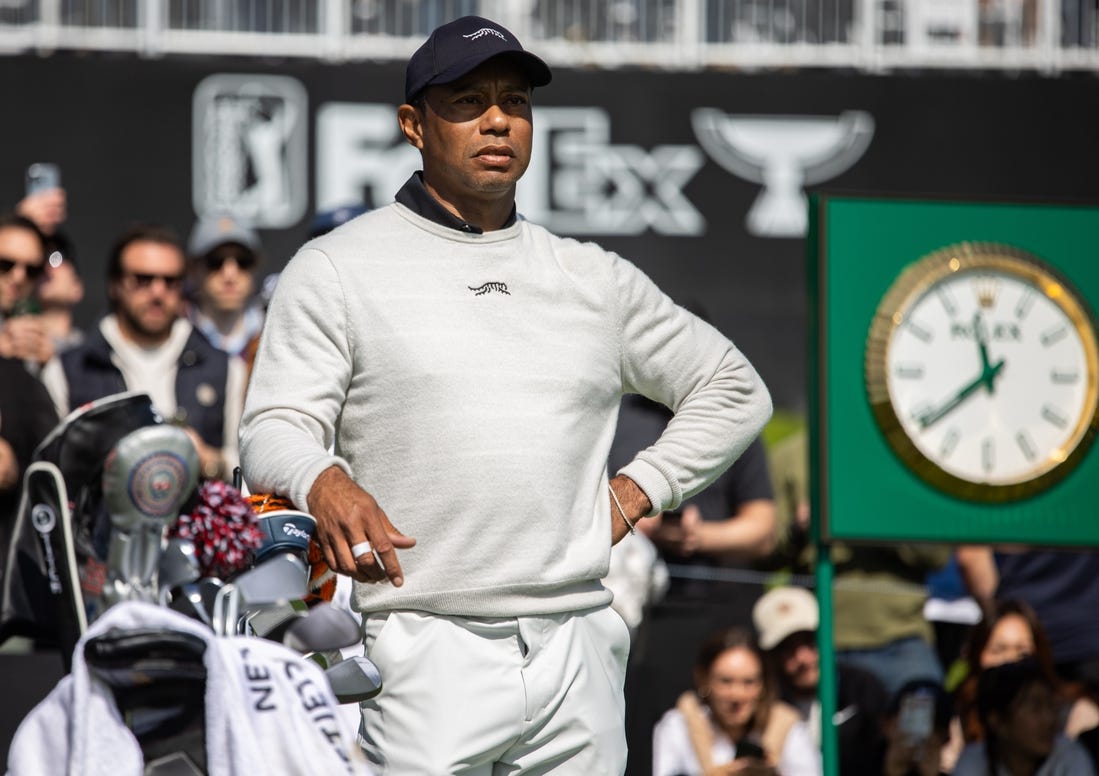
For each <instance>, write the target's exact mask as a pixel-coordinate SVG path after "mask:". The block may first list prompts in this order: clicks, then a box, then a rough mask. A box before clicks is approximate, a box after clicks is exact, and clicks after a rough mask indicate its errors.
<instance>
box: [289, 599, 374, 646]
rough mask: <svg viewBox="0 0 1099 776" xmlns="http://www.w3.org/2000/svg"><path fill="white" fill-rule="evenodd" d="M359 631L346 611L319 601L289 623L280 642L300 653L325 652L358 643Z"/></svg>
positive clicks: (357, 624)
mask: <svg viewBox="0 0 1099 776" xmlns="http://www.w3.org/2000/svg"><path fill="white" fill-rule="evenodd" d="M362 635H363V634H362V628H361V627H360V626H359V623H358V621H357V620H356V619H355V618H354V616H352V614H351V613H350V612H348V611H345V610H343V609H337V608H336V607H334V606H332V605H331V604H328V603H321V604H317V605H316V606H314V607H313V608H311V609H310V610H309V612H308V615H307V616H305V617H302V618H300V619H297V620H294V621H293V622H291V623H290V625H289V627H288V628H287V629H286V633H285V635H284V636H283V637H282V643H283V644H285V645H286V646H288V647H290V649H292V650H295V651H296V652H301V653H303V654H305V653H307V652H329V651H333V650H337V649H342V648H344V647H350V646H352V645H354V644H358V643H359V642H360V641H362Z"/></svg>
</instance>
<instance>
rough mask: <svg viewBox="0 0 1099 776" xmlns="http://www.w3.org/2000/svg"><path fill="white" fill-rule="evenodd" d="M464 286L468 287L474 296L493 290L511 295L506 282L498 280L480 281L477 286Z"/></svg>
mask: <svg viewBox="0 0 1099 776" xmlns="http://www.w3.org/2000/svg"><path fill="white" fill-rule="evenodd" d="M466 288H468V289H469V290H470V291H472V292H473V295H474V296H483V295H484V294H490V293H492V292H493V291H495V292H497V293H500V294H505V295H507V296H511V292H510V291H508V284H507V283H498V282H491V283H482V284H481V285H479V286H477V287H474V286H466Z"/></svg>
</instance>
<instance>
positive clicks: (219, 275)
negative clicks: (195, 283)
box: [198, 243, 256, 315]
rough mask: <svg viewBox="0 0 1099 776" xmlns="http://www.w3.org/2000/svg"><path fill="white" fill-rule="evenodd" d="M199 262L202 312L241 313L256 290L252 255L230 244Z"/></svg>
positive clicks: (239, 246) (210, 313)
mask: <svg viewBox="0 0 1099 776" xmlns="http://www.w3.org/2000/svg"><path fill="white" fill-rule="evenodd" d="M198 261H199V264H198V273H199V294H200V307H201V308H202V311H203V312H205V313H207V314H209V315H215V314H218V313H235V312H240V311H241V310H243V309H244V306H245V304H247V302H248V298H249V297H250V296H251V295H252V290H253V289H254V288H255V274H254V272H255V267H256V257H255V254H254V253H252V252H251V251H250V250H248V249H247V248H245V247H243V246H241V245H237V244H236V243H229V244H227V245H221V246H219V247H217V248H215V249H214V250H213V251H211V252H210V253H209V254H207V255H206V257H205V258H202V259H199V260H198Z"/></svg>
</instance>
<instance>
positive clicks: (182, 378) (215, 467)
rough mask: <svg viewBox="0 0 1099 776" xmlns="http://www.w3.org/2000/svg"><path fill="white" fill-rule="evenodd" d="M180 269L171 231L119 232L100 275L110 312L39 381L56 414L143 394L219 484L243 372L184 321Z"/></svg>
mask: <svg viewBox="0 0 1099 776" xmlns="http://www.w3.org/2000/svg"><path fill="white" fill-rule="evenodd" d="M185 269H186V262H185V259H184V256H183V249H182V246H181V245H180V242H179V240H178V238H177V237H176V236H175V234H174V233H173V232H171V231H170V230H167V229H165V228H163V227H160V226H153V225H140V226H135V227H132V228H131V229H129V230H127V231H126V232H124V233H123V234H122V235H121V236H120V237H119V238H118V240H117V241H116V242H115V245H114V248H113V249H112V251H111V255H110V258H109V259H108V265H107V295H108V299H109V301H110V306H111V312H110V313H109V314H108V315H107V316H105V317H104V318H103V319H101V320H100V322H99V326H98V327H97V329H96V330H95V331H93V332H91V333H90V334H89V336H88V338H87V341H86V342H84V344H82V345H79V346H77V347H76V348H74V349H72V350H70V351H68V352H66V353H64V354H62V355H61V356H60V358H59V359H55V360H54V361H52V362H51V363H50V364H49V365H48V366H47V369H46V370H45V372H44V373H43V379H44V381H45V382H46V386H47V388H49V389H50V394H51V396H52V397H53V400H54V403H55V404H56V405H57V407H58V409H59V413H60V414H64V413H66V412H68V411H69V409H71V408H75V407H79V406H81V405H83V404H85V403H87V402H90V401H93V400H95V399H99V398H102V397H103V396H108V395H111V394H114V393H121V392H123V391H127V390H130V391H144V392H146V393H148V394H149V396H150V397H152V400H153V406H154V407H156V408H157V410H158V411H159V412H160V413H161V415H163V416H164V418H166V419H167V420H169V421H171V422H174V423H178V424H179V425H181V426H183V427H184V428H185V429H186V431H187V433H188V434H189V435H190V437H191V441H193V442H194V443H195V447H196V449H197V450H198V455H199V462H200V464H201V466H202V474H203V476H205V477H206V478H209V479H218V478H221V479H228V478H229V477H230V476H231V474H232V471H233V468H234V467H235V466H236V463H237V459H238V455H237V437H236V430H237V426H238V424H239V420H240V413H241V405H242V403H243V392H244V363H243V362H242V361H241V360H240V359H239V358H234V357H230V356H228V355H227V354H226V353H224V352H223V351H220V350H217V349H216V348H214V347H213V346H212V345H211V344H210V343H209V342H208V341H207V340H206V338H205V337H204V336H202V334H201V333H200V332H198V331H197V330H195V329H194V328H193V327H192V326H191V324H190V322H189V321H188V320H187V319H186V318H185V317H183V279H184V272H185Z"/></svg>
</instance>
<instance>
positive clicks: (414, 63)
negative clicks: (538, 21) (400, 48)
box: [404, 16, 553, 102]
mask: <svg viewBox="0 0 1099 776" xmlns="http://www.w3.org/2000/svg"><path fill="white" fill-rule="evenodd" d="M501 55H504V56H508V57H510V58H511V59H512V61H514V62H515V64H517V65H519V67H521V68H522V69H523V70H524V71H525V72H526V75H527V80H528V81H530V85H531V86H532V87H534V86H545V85H546V84H548V83H549V82H550V79H552V78H553V74H552V73H551V72H550V69H549V65H547V64H546V63H545V62H543V61H542V60H541V59H539V58H538V57H536V56H534V54H531V53H530V52H529V51H527V50H525V49H524V48H523V46H522V44H521V43H519V40H518V39H517V38H516V37H515V36H514V35H512V34H511V32H510V31H509V30H507V29H505V28H504V27H501V26H500V25H499V24H497V23H496V22H494V21H490V20H488V19H485V18H482V17H480V16H463V17H462V18H461V19H456V20H454V21H452V22H448V23H446V24H444V25H442V26H441V27H436V28H435V31H434V32H432V33H431V35H430V36H428V39H427V40H426V41H425V42H424V45H422V46H420V47H419V48H418V49H416V51H415V53H413V54H412V56H411V57H410V58H409V60H408V67H407V68H406V69H405V80H404V98H405V102H411V101H412V100H413V99H414V98H415V97H416V96H417V95H418V94H419V93H420V92H422V91H423V90H424V89H426V88H427V87H428V86H431V85H433V84H448V83H452V82H453V81H457V80H458V79H459V78H461V77H462V76H464V75H465V74H466V73H468V72H470V71H471V70H473V69H474V68H476V67H478V66H479V65H481V64H482V63H483V62H486V61H488V60H489V59H492V58H493V57H498V56H501Z"/></svg>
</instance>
